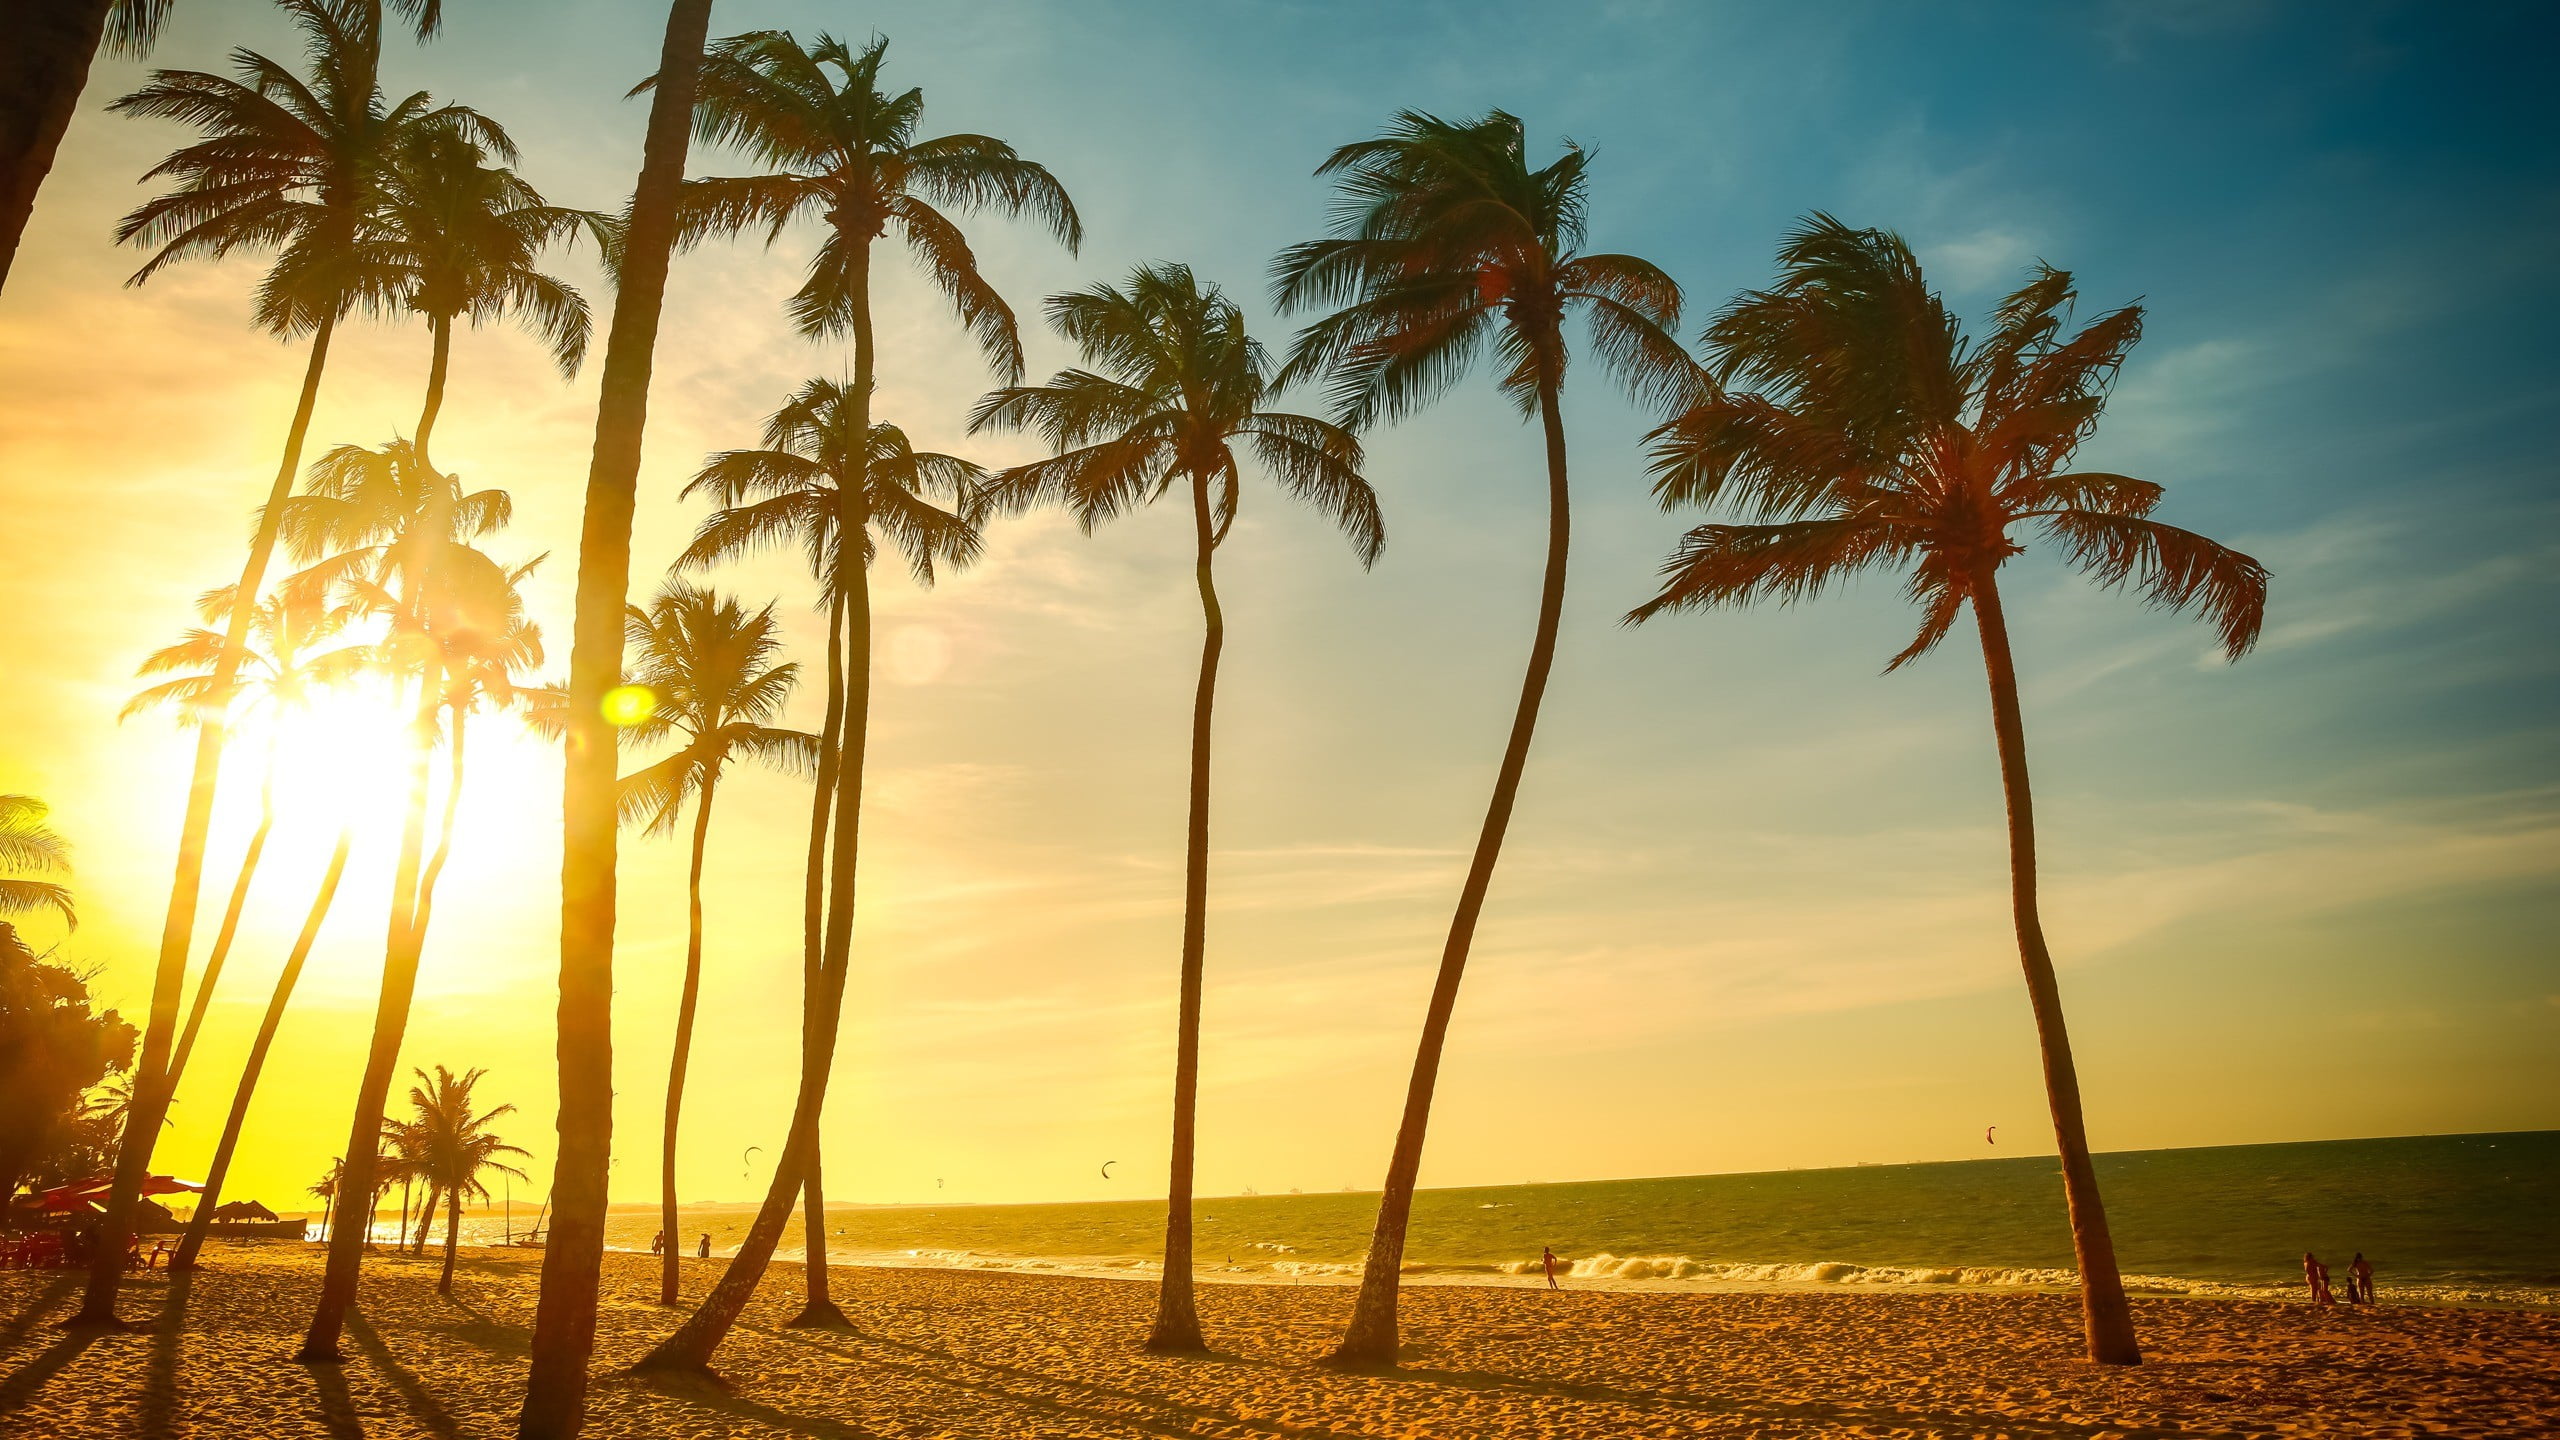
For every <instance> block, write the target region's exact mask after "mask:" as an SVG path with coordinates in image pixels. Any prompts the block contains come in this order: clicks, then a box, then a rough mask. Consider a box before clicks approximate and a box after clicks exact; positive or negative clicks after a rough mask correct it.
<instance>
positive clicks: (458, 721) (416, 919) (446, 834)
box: [410, 705, 470, 950]
mask: <svg viewBox="0 0 2560 1440" xmlns="http://www.w3.org/2000/svg"><path fill="white" fill-rule="evenodd" d="M452 709H453V737H452V738H453V743H452V747H451V752H450V761H449V763H448V765H447V767H446V769H445V780H444V816H443V818H442V819H441V820H439V821H437V822H436V852H435V854H434V855H433V856H431V857H429V858H428V860H427V868H426V872H425V873H424V874H422V875H420V876H419V877H418V899H417V903H416V905H415V906H414V907H413V918H412V920H411V922H410V923H411V925H412V926H413V928H415V929H416V931H417V935H418V947H419V949H421V950H424V949H425V948H426V943H427V922H428V920H429V919H431V918H432V917H433V916H434V914H435V908H436V882H437V881H438V880H440V879H442V878H444V862H445V861H447V860H450V859H452V858H453V818H454V814H455V812H457V811H458V810H460V809H461V808H462V776H463V760H464V756H465V753H466V752H465V749H464V744H463V742H464V739H465V737H466V734H467V732H468V729H469V713H470V712H468V711H466V710H465V709H464V708H463V707H461V706H459V705H456V706H454V707H452ZM429 724H430V727H431V728H430V729H429V732H428V733H429V736H430V738H431V740H432V736H433V734H434V731H433V729H432V725H433V722H432V721H430V722H429Z"/></svg>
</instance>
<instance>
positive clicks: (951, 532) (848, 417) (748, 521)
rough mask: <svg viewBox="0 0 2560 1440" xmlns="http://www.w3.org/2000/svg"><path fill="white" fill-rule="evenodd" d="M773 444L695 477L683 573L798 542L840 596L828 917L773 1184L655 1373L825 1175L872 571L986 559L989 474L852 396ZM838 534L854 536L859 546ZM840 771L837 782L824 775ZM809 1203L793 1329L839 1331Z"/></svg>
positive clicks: (799, 408)
mask: <svg viewBox="0 0 2560 1440" xmlns="http://www.w3.org/2000/svg"><path fill="white" fill-rule="evenodd" d="M766 438H767V439H768V441H773V442H776V443H775V444H774V445H773V446H772V447H771V448H768V449H764V450H746V451H730V452H727V453H725V454H722V455H718V456H714V457H713V459H712V462H711V464H710V465H708V466H706V467H705V468H704V470H703V471H702V473H701V474H700V475H697V476H696V477H695V479H694V483H693V485H692V486H691V487H689V492H690V490H703V491H707V492H708V493H710V494H712V495H714V496H716V497H718V498H720V499H722V500H725V501H728V502H730V503H729V505H728V506H727V508H725V509H723V510H722V511H720V512H719V513H716V514H714V515H712V516H711V517H710V518H709V519H707V520H706V521H705V522H704V523H703V526H702V528H701V530H700V531H699V532H697V534H696V535H695V538H694V543H693V546H692V547H691V548H690V549H689V550H688V551H687V552H686V554H685V556H684V558H683V559H682V560H680V561H679V562H678V563H679V564H699V563H707V562H708V561H710V560H712V559H716V558H720V557H722V556H725V555H729V554H733V553H737V552H739V551H741V550H744V549H747V548H750V547H752V546H754V545H756V544H758V543H762V542H766V541H771V540H778V539H783V538H786V537H792V536H797V537H799V538H800V539H801V540H802V543H804V544H805V545H807V546H808V547H809V549H810V552H811V554H812V557H813V558H815V559H820V560H823V561H824V562H825V563H826V564H828V565H829V566H830V569H831V573H830V575H829V576H828V579H827V583H826V584H825V586H824V587H823V588H825V589H826V590H827V591H828V592H829V601H828V610H829V617H830V620H831V621H841V624H842V628H843V632H844V633H843V640H844V644H843V645H842V646H841V647H838V648H831V654H830V663H829V667H828V675H827V680H828V685H829V688H830V690H831V691H837V692H840V694H841V696H842V699H841V701H840V702H839V701H838V700H837V699H836V698H835V696H834V695H831V696H830V700H829V704H828V714H829V715H830V717H831V718H833V719H834V720H835V722H836V723H835V725H834V726H833V727H832V728H833V730H834V731H835V738H836V741H837V743H836V745H835V747H834V748H833V750H832V751H827V752H825V753H822V754H821V756H820V766H821V769H820V783H821V785H822V786H823V785H825V783H826V782H827V781H829V780H832V781H833V782H834V785H835V797H834V802H833V805H834V808H833V816H832V818H833V822H834V823H833V836H832V841H833V845H832V852H831V854H830V856H829V860H830V862H831V863H830V874H829V875H828V877H827V886H828V897H827V898H828V900H829V901H830V902H831V903H830V904H829V907H828V910H827V914H826V931H825V935H824V938H823V945H824V948H823V951H822V952H821V953H819V954H818V955H817V957H816V963H815V964H814V966H811V967H810V968H808V970H807V972H806V977H805V978H806V986H807V1015H806V1017H805V1018H804V1022H803V1025H802V1034H801V1067H800V1090H799V1095H798V1098H797V1099H796V1100H795V1102H794V1104H793V1109H792V1117H791V1129H790V1132H789V1136H788V1138H787V1139H786V1140H785V1142H784V1146H783V1152H782V1155H781V1156H780V1157H779V1158H778V1159H777V1161H776V1163H775V1172H776V1173H775V1175H774V1178H773V1182H772V1184H771V1186H770V1188H768V1189H767V1191H766V1192H765V1198H764V1203H763V1205H762V1207H761V1208H759V1209H758V1210H757V1212H756V1218H755V1219H754V1221H753V1222H751V1223H750V1224H749V1226H748V1228H747V1234H746V1236H745V1238H744V1239H743V1240H741V1241H740V1243H739V1246H738V1251H737V1253H736V1254H735V1255H734V1256H732V1257H731V1259H730V1262H729V1267H728V1269H726V1270H725V1271H723V1272H722V1274H721V1276H720V1279H719V1280H718V1281H717V1282H716V1283H715V1284H714V1285H713V1287H712V1290H711V1293H710V1295H708V1296H707V1297H705V1298H704V1300H703V1302H702V1304H701V1306H700V1307H699V1308H697V1309H696V1310H695V1311H694V1313H693V1315H692V1316H691V1317H690V1318H688V1319H687V1320H686V1321H685V1323H684V1324H683V1325H682V1326H681V1327H679V1328H678V1329H677V1331H676V1333H675V1334H674V1335H672V1336H670V1337H668V1339H667V1340H666V1341H665V1342H663V1343H662V1344H660V1345H659V1346H658V1347H657V1348H656V1349H655V1350H652V1351H651V1352H650V1353H649V1354H648V1355H647V1356H646V1357H644V1358H643V1359H642V1361H641V1365H642V1366H643V1367H644V1368H658V1369H677V1370H701V1369H704V1368H707V1367H708V1365H709V1363H710V1359H711V1355H712V1352H713V1351H714V1350H716V1349H717V1348H718V1347H719V1344H720V1341H721V1340H722V1339H723V1338H725V1337H726V1335H727V1334H728V1331H729V1328H730V1327H731V1326H732V1325H734V1324H735V1323H736V1322H737V1318H738V1314H739V1312H740V1310H742V1309H743V1308H744V1307H745V1304H746V1301H747V1298H748V1297H749V1296H750V1295H752V1294H753V1293H754V1291H755V1286H756V1282H757V1281H758V1280H759V1279H761V1278H762V1276H763V1273H764V1269H765V1266H766V1265H767V1264H769V1263H770V1262H771V1260H772V1257H773V1249H774V1246H775V1244H776V1243H777V1242H778V1241H779V1240H780V1239H781V1235H782V1230H783V1226H784V1225H785V1224H786V1223H787V1222H788V1221H789V1219H790V1216H791V1207H792V1204H793V1202H794V1200H797V1199H802V1197H803V1195H804V1192H805V1191H806V1190H807V1174H808V1171H809V1167H811V1166H812V1165H813V1164H814V1163H815V1154H816V1146H817V1125H818V1113H819V1109H820V1107H821V1106H822V1105H823V1104H824V1103H825V1099H826V1085H827V1077H828V1074H829V1071H830V1067H831V1065H832V1064H833V1061H834V1053H835V1033H836V1021H837V1018H838V1015H839V1013H840V1011H841V1008H842V1005H843V1001H844V974H845V968H846V953H847V950H848V948H849V945H850V942H851V939H852V915H851V909H852V904H853V856H854V853H855V845H856V842H857V839H858V836H859V831H858V829H857V828H856V827H857V825H858V822H859V820H860V812H861V804H862V765H863V753H864V742H865V739H866V738H867V724H866V722H867V719H868V715H869V708H870V695H871V582H870V575H869V566H870V563H871V562H872V561H873V560H875V559H877V558H878V556H879V554H880V551H881V547H882V546H883V545H894V546H896V547H897V548H898V549H899V550H900V551H902V552H903V553H904V554H905V556H906V558H907V563H908V568H909V570H910V571H911V572H912V573H913V574H914V576H915V578H916V581H917V583H918V584H923V585H929V584H931V583H932V582H933V578H934V575H935V573H936V568H937V567H938V566H949V567H954V568H957V567H959V566H962V565H966V564H967V563H968V562H969V561H971V560H973V559H975V558H976V556H977V553H978V548H979V542H978V527H977V519H976V516H977V513H978V510H979V508H980V497H979V493H978V481H979V477H980V476H981V474H982V473H983V472H981V471H979V470H978V469H977V467H975V466H973V465H970V464H968V463H967V462H965V461H960V460H955V459H953V458H952V457H950V456H947V455H936V454H932V453H930V452H918V451H916V450H915V449H913V447H911V446H910V445H909V444H908V443H907V439H906V436H905V435H904V434H903V433H902V432H900V431H898V430H897V429H896V428H895V427H893V426H888V425H881V424H874V423H872V422H871V420H870V407H869V405H867V404H866V403H863V402H862V401H861V400H859V399H857V397H856V394H855V390H854V387H853V386H851V385H840V384H837V383H835V382H833V381H826V380H814V381H811V382H809V383H808V384H806V385H804V386H802V387H801V388H800V389H799V391H797V392H796V393H795V394H794V395H793V396H792V398H791V400H790V402H789V403H787V404H786V405H785V406H784V407H783V408H782V409H781V410H780V411H778V412H776V413H775V415H774V417H773V418H772V420H770V421H769V422H768V423H767V426H766ZM928 493H940V494H947V495H949V496H950V498H951V501H952V503H953V505H954V507H955V508H954V509H951V510H946V509H943V508H942V507H940V506H938V505H935V504H934V503H932V502H931V501H930V500H928V499H927V498H926V495H927V494H928ZM830 498H831V499H833V500H834V501H835V504H834V506H833V509H832V512H830V510H829V509H828V507H827V506H826V505H825V503H824V501H825V500H826V499H830ZM830 515H832V526H830V519H829V517H830ZM840 536H851V537H854V538H853V539H852V540H851V541H850V543H848V542H847V541H845V540H842V539H839V538H838V537H840ZM822 745H823V741H822ZM830 761H831V762H832V766H833V768H832V770H831V771H830V770H829V769H828V768H826V767H827V766H828V765H829V763H830ZM813 849H814V845H813ZM804 959H805V955H804ZM804 1204H805V1207H806V1214H807V1216H808V1223H809V1230H810V1237H811V1238H810V1243H811V1247H812V1250H813V1252H814V1255H815V1265H814V1267H813V1269H812V1271H811V1275H810V1281H809V1296H808V1301H807V1304H806V1305H805V1306H804V1307H803V1308H802V1311H801V1313H800V1314H799V1315H798V1316H796V1317H794V1320H793V1321H792V1322H791V1323H795V1324H820V1323H839V1324H840V1323H842V1316H841V1314H840V1313H839V1312H837V1311H836V1308H835V1306H834V1304H833V1302H832V1301H831V1300H830V1299H829V1297H828V1295H827V1291H826V1288H825V1273H826V1272H825V1270H824V1268H823V1267H824V1265H825V1253H826V1252H825V1248H824V1244H825V1242H824V1232H823V1231H822V1230H820V1229H819V1228H818V1227H819V1224H820V1223H821V1222H820V1217H821V1216H822V1214H823V1212H822V1211H821V1210H820V1208H819V1199H818V1196H817V1195H816V1194H815V1193H814V1192H810V1193H807V1194H806V1198H805V1201H804ZM813 1312H814V1313H813Z"/></svg>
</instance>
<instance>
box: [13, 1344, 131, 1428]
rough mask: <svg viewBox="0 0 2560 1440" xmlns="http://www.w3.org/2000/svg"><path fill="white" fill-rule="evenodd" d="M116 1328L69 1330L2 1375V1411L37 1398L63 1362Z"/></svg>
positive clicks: (77, 1354)
mask: <svg viewBox="0 0 2560 1440" xmlns="http://www.w3.org/2000/svg"><path fill="white" fill-rule="evenodd" d="M115 1333H116V1332H115V1331H112V1330H105V1329H97V1328H89V1329H81V1330H72V1331H67V1332H65V1333H64V1334H63V1336H62V1338H60V1339H58V1340H56V1341H54V1342H53V1343H52V1344H51V1345H48V1346H46V1347H45V1348H44V1349H43V1350H41V1351H38V1352H37V1353H36V1356H35V1358H34V1359H31V1360H29V1361H28V1362H27V1363H25V1364H24V1365H21V1366H19V1367H18V1368H17V1369H15V1370H12V1371H10V1372H9V1373H8V1374H7V1375H6V1376H0V1415H7V1414H9V1413H10V1412H12V1411H15V1410H19V1409H22V1408H24V1407H25V1405H26V1403H27V1402H28V1401H30V1400H32V1399H34V1398H35V1396H36V1392H37V1391H39V1390H42V1389H43V1388H44V1387H45V1382H46V1381H49V1380H51V1379H52V1378H53V1377H54V1376H56V1375H58V1374H60V1373H61V1372H62V1369H63V1367H64V1366H67V1365H69V1364H70V1363H71V1362H72V1361H74V1360H77V1359H79V1358H80V1352H81V1351H83V1350H86V1349H88V1348H89V1347H90V1346H92V1345H95V1344H97V1343H98V1342H99V1341H100V1340H103V1339H105V1338H106V1337H107V1336H109V1335H112V1334H115Z"/></svg>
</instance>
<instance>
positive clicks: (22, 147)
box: [0, 0, 443, 285]
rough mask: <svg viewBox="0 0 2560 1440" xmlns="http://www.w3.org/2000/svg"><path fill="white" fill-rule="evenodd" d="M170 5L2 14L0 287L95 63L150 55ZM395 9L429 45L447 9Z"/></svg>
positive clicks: (368, 7)
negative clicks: (108, 56) (101, 58)
mask: <svg viewBox="0 0 2560 1440" xmlns="http://www.w3.org/2000/svg"><path fill="white" fill-rule="evenodd" d="M169 6H170V0H40V3H25V4H15V5H11V6H9V7H8V8H7V9H6V10H0V285H6V284H7V283H8V279H9V266H10V262H11V261H12V260H13V259H14V258H15V257H16V255H17V252H18V239H19V237H20V236H21V235H22V234H23V233H24V232H25V230H26V225H27V216H28V215H29V213H31V212H32V211H33V210H34V208H35V201H36V191H37V190H38V189H39V188H40V187H41V186H42V185H43V184H44V177H45V175H46V174H47V172H49V171H51V170H52V169H53V157H54V152H55V150H56V149H58V148H59V147H60V146H61V144H62V136H63V132H64V131H66V130H68V129H69V128H70V125H71V113H72V111H73V110H74V109H76V108H77V107H78V105H79V100H80V92H81V90H82V89H84V88H85V87H86V86H87V85H88V83H89V66H90V64H91V63H92V62H93V61H94V60H95V59H96V58H97V55H98V52H99V50H100V49H101V48H104V49H106V50H108V51H110V52H112V53H115V54H119V55H134V56H140V55H147V54H149V53H151V47H152V45H153V43H154V42H155V41H157V40H158V39H159V38H160V27H161V26H162V24H163V23H165V22H166V20H167V19H168V15H169ZM334 8H336V9H338V10H339V11H340V12H342V13H344V14H346V15H347V16H348V17H349V18H350V19H351V20H356V21H363V22H369V23H370V24H371V26H372V27H373V28H375V29H379V28H380V26H381V11H382V7H381V6H380V5H379V4H378V3H374V0H342V3H340V4H339V5H337V6H336V7H334ZM392 8H393V9H395V10H397V11H399V12H400V13H401V14H403V15H406V16H408V17H409V18H410V19H412V20H414V21H415V22H416V24H417V30H418V38H419V39H420V40H425V39H427V38H429V37H430V36H432V35H434V34H435V32H436V27H437V24H438V21H439V20H440V19H441V12H442V8H443V6H442V0H392Z"/></svg>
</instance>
